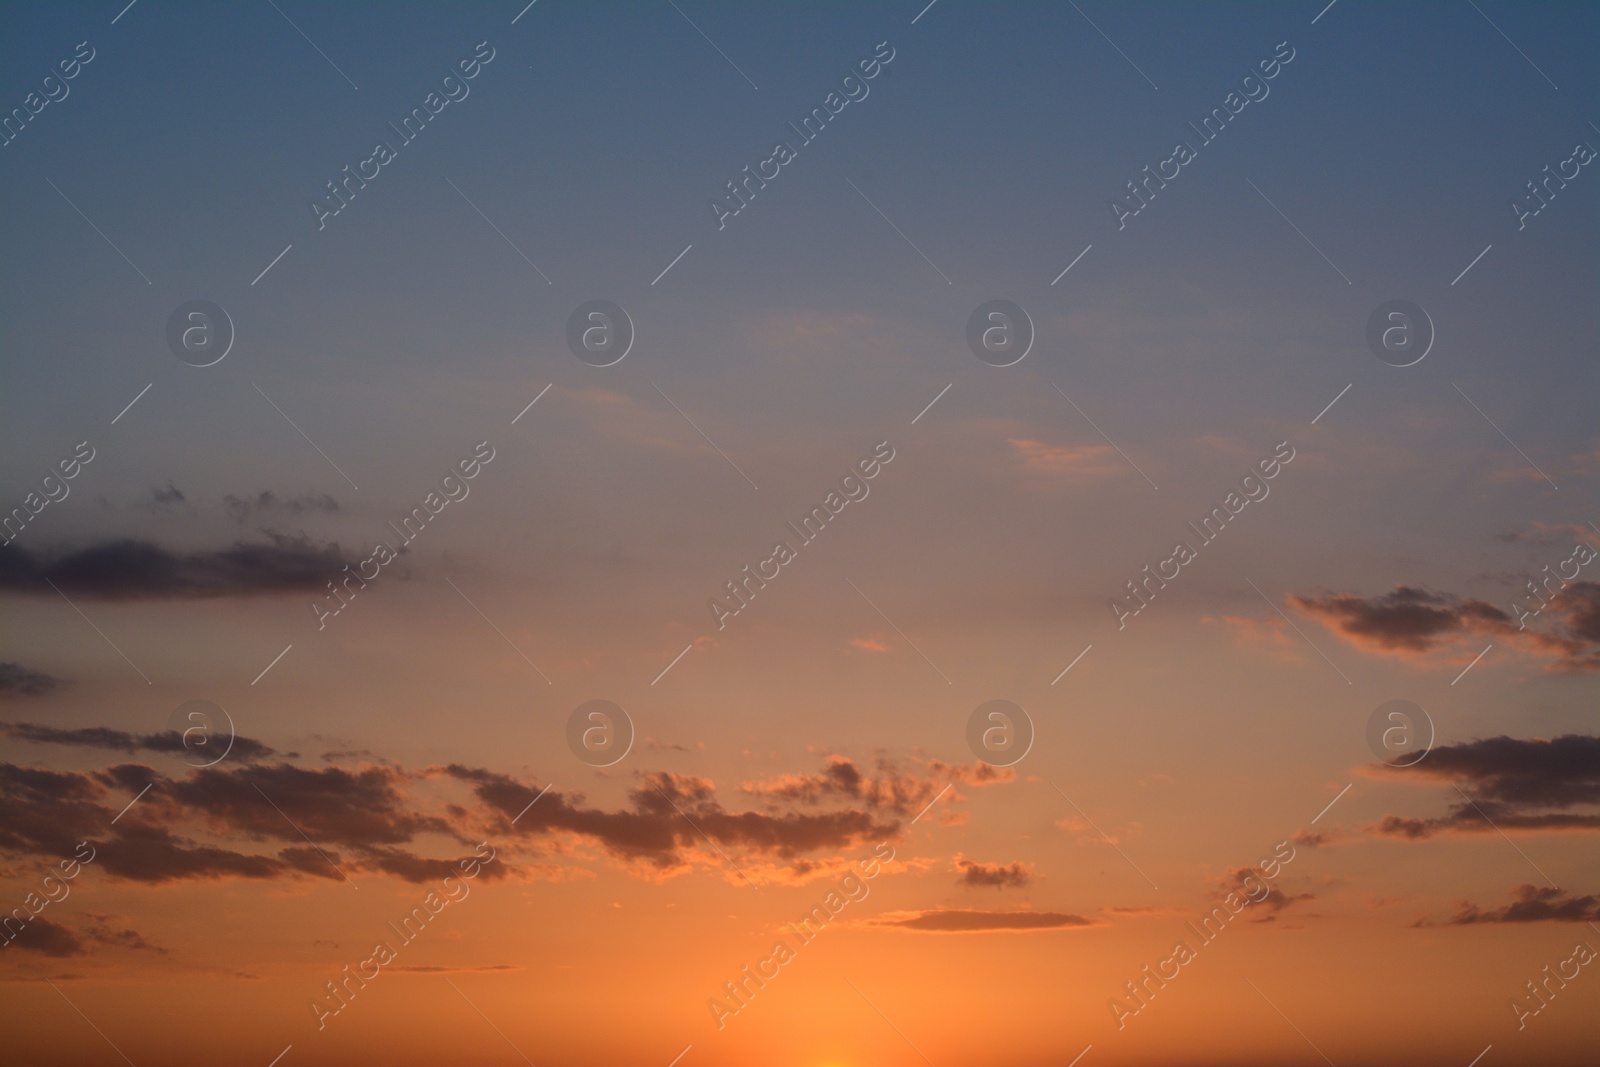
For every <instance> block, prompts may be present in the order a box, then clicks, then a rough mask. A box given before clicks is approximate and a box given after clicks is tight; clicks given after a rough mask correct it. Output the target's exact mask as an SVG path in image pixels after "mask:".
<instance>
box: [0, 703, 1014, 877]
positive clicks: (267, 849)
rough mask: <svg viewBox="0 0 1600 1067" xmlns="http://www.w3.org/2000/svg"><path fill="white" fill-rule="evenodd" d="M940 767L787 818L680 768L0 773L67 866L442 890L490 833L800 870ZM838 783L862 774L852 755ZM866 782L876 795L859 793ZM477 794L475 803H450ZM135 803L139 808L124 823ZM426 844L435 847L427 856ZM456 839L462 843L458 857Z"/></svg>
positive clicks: (10, 802) (886, 825)
mask: <svg viewBox="0 0 1600 1067" xmlns="http://www.w3.org/2000/svg"><path fill="white" fill-rule="evenodd" d="M11 732H13V733H14V734H16V733H20V734H21V735H22V736H25V737H29V738H35V739H43V740H47V741H58V740H60V741H64V742H65V743H74V744H80V745H88V746H91V747H99V748H108V749H113V750H120V751H126V750H127V749H128V748H129V747H130V746H132V747H145V748H148V747H152V744H151V742H150V740H149V738H147V737H145V738H142V737H139V736H137V735H131V734H125V733H122V732H120V731H115V730H107V729H103V728H90V729H88V730H79V731H61V732H59V733H61V734H64V735H66V736H65V737H61V736H57V733H56V732H52V731H51V728H48V727H34V726H27V725H25V726H24V727H13V728H11ZM151 736H153V737H157V738H160V737H161V736H162V735H151ZM927 766H928V768H929V769H930V772H931V773H930V774H929V775H928V776H926V777H918V776H916V775H913V774H911V773H909V772H905V771H901V770H899V769H896V768H894V767H893V766H892V765H889V764H884V765H883V766H882V767H881V768H880V778H881V779H883V780H885V781H888V780H893V781H895V782H897V783H898V787H897V788H895V789H886V788H873V789H870V790H868V789H865V787H864V786H863V785H862V783H861V782H860V781H856V784H855V785H854V786H850V787H848V788H847V789H846V790H845V792H843V793H841V794H839V795H838V796H835V797H833V798H832V799H831V800H830V801H828V802H827V803H826V804H823V803H820V802H819V803H815V804H814V803H812V802H809V801H806V800H795V801H791V802H790V807H789V808H788V809H785V810H770V811H731V810H728V809H727V808H725V807H724V806H723V804H722V802H721V800H720V798H719V796H718V792H717V788H716V785H715V783H713V782H712V781H711V780H709V779H706V778H698V777H694V776H689V775H679V774H672V773H666V772H662V773H654V774H641V775H639V776H638V777H637V784H636V786H635V787H634V788H633V789H632V790H630V791H629V793H628V796H627V802H626V803H625V804H624V805H623V806H622V807H620V808H617V809H615V810H607V809H604V808H599V807H594V806H591V805H589V804H587V803H586V802H585V801H584V798H583V797H582V796H581V795H578V794H571V793H562V792H560V791H557V790H549V791H547V792H545V793H544V794H543V795H542V796H541V795H540V794H539V793H538V792H536V791H535V790H534V789H533V788H531V787H530V786H528V785H525V784H523V783H522V782H519V781H517V780H515V779H513V778H511V777H509V776H507V775H503V774H499V773H497V772H494V771H490V770H486V769H483V768H476V767H464V766H450V767H447V768H445V767H436V768H427V769H422V770H414V769H413V770H408V769H406V768H404V767H399V766H396V765H392V764H382V765H375V764H371V763H368V764H364V765H362V766H360V767H358V768H355V769H348V768H344V767H339V766H322V767H317V768H306V767H300V766H296V765H294V764H290V763H287V762H282V761H279V762H271V763H268V762H257V763H240V764H233V763H229V764H224V765H218V766H215V767H207V768H202V769H197V770H192V771H189V772H188V773H186V774H182V775H181V776H179V777H174V778H168V777H164V776H162V775H160V774H158V773H157V772H156V771H155V770H152V769H151V768H149V767H146V766H143V765H141V764H138V763H124V764H117V765H114V766H110V767H105V768H102V769H100V770H96V771H87V772H84V771H75V772H56V771H50V770H44V769H40V768H30V767H19V766H15V765H12V764H0V810H3V811H5V812H6V816H7V817H6V819H5V820H4V821H3V822H0V852H5V853H9V854H16V855H30V856H36V857H41V858H58V857H60V856H64V855H68V854H70V853H71V852H72V849H73V847H74V845H75V844H76V843H77V842H80V841H89V842H92V843H93V847H94V848H95V849H96V850H97V856H96V858H95V860H94V863H95V865H96V868H97V869H99V870H102V871H104V872H105V873H106V874H108V875H110V876H111V877H114V878H126V879H129V880H132V881H138V882H145V883H152V884H154V883H162V882H171V881H180V880H206V879H219V878H248V879H279V878H302V877H312V878H326V879H337V878H341V877H342V875H341V873H340V871H341V870H343V871H346V872H358V873H375V874H379V875H387V876H391V877H395V878H400V879H404V880H406V881H409V882H415V883H423V882H433V881H438V880H441V879H443V878H444V877H446V876H448V875H450V874H454V873H456V867H457V863H458V860H457V859H455V858H454V857H453V856H452V855H451V854H450V853H453V852H454V851H455V850H456V849H457V848H463V849H465V848H468V847H471V846H473V845H475V844H476V843H478V842H482V841H484V840H485V839H488V840H492V841H494V842H496V843H497V844H506V843H516V842H518V841H520V842H522V843H523V844H524V845H525V846H528V847H532V848H534V849H536V850H537V849H538V848H540V847H544V846H545V845H546V844H548V845H549V847H551V848H555V849H561V848H564V847H566V844H567V842H568V840H569V839H571V838H581V839H587V840H589V841H592V842H594V843H595V844H598V845H599V846H600V847H601V848H603V849H605V850H606V851H608V852H609V853H611V854H612V855H613V856H615V857H617V858H619V859H622V860H626V861H641V862H643V863H644V864H645V865H646V866H647V867H649V868H652V869H654V870H657V871H670V870H678V869H682V868H684V867H686V866H687V865H689V864H690V863H693V862H697V861H705V860H707V858H708V852H707V850H708V849H709V850H710V851H712V852H715V853H717V855H716V856H714V857H710V858H709V862H711V863H713V864H715V865H717V866H724V865H725V864H726V863H727V859H726V857H728V856H732V857H739V856H741V855H754V856H757V857H761V858H766V859H768V860H776V861H778V862H780V863H783V864H787V865H792V866H795V867H801V866H804V865H806V864H809V863H811V862H813V860H812V859H808V858H806V857H807V856H808V855H812V856H814V855H815V854H818V853H824V854H826V853H837V852H839V851H841V850H844V849H848V848H855V847H860V846H861V845H863V844H865V843H867V842H870V841H883V840H886V839H892V838H894V837H895V836H897V835H898V834H899V832H900V830H901V828H902V826H903V825H905V823H906V821H907V820H906V819H905V818H902V817H901V816H900V815H899V814H898V812H899V809H900V808H901V807H902V806H904V805H905V804H906V802H907V801H908V799H910V798H915V797H919V796H922V795H929V796H936V795H938V794H939V792H940V791H941V788H942V786H941V784H940V782H939V778H941V777H944V778H961V777H963V776H966V775H968V773H969V769H968V768H962V767H949V766H948V765H944V764H932V763H929V764H927ZM827 774H828V775H829V777H830V778H832V779H834V780H838V781H854V779H851V776H850V774H849V773H848V769H847V768H845V767H844V766H842V765H840V764H839V763H837V761H835V762H834V763H832V764H831V765H830V767H829V769H828V770H827ZM152 783H153V787H152V788H151V789H149V791H148V792H144V793H142V795H141V791H143V790H144V789H145V786H147V785H152ZM429 783H434V784H432V785H430V784H429ZM946 784H948V783H946ZM858 786H859V787H860V788H861V789H862V790H863V791H864V795H866V796H867V797H869V798H870V799H869V800H868V801H866V802H863V801H861V800H854V801H852V800H851V799H849V798H851V797H854V796H856V789H857V787H858ZM463 790H465V791H467V792H468V793H469V794H470V796H471V797H472V800H469V801H467V802H466V803H461V802H458V799H457V798H456V797H452V796H450V795H449V794H450V793H451V792H455V793H457V794H459V793H461V792H462V791H463ZM441 793H443V794H444V795H440V794H441ZM134 797H139V801H138V803H137V804H136V805H134V806H133V807H131V808H128V810H127V811H126V812H124V813H122V814H121V815H120V816H119V814H118V813H119V812H122V810H123V808H125V807H127V806H128V803H129V801H130V800H132V799H133V798H134ZM536 797H538V798H539V800H538V803H537V804H533V805H532V806H531V807H530V806H529V805H530V803H531V802H532V801H534V799H535V798H536ZM769 799H770V798H769ZM113 819H117V822H116V823H115V824H113V822H112V820H113ZM302 835H303V836H302ZM424 842H427V843H430V844H431V846H432V847H430V848H423V847H421V845H422V843H424ZM708 842H709V844H708ZM441 843H442V844H443V848H444V849H446V850H449V851H448V852H447V853H446V854H445V855H443V856H441V855H438V852H439V851H440V850H441V849H440V845H441ZM252 846H254V847H252ZM430 852H432V853H433V855H430V854H429V853H430ZM735 862H737V860H736V859H735ZM996 870H999V871H1001V872H1003V873H1002V874H1000V875H998V877H1000V878H1001V879H1002V880H1003V881H1002V883H1000V884H1014V885H1020V884H1022V881H1021V880H1019V879H1025V872H1023V871H1022V869H1021V867H1020V865H1013V866H1012V867H1011V868H996ZM511 873H514V868H512V867H511V865H510V864H509V862H502V863H496V864H490V865H486V866H485V867H484V868H483V875H484V876H486V877H489V878H498V877H505V876H506V875H508V874H511Z"/></svg>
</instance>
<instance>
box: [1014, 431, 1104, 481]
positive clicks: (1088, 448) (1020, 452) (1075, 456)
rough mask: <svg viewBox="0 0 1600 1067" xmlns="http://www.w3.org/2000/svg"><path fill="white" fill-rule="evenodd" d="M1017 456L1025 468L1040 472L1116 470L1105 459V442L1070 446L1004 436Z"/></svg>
mask: <svg viewBox="0 0 1600 1067" xmlns="http://www.w3.org/2000/svg"><path fill="white" fill-rule="evenodd" d="M1007 440H1008V441H1009V442H1010V443H1011V447H1012V448H1013V449H1015V450H1016V454H1017V457H1018V458H1019V459H1020V460H1022V465H1023V466H1024V467H1026V468H1027V469H1028V470H1031V471H1035V472H1037V473H1040V474H1077V475H1084V476H1089V477H1101V476H1103V475H1107V474H1111V473H1112V472H1114V471H1115V470H1116V466H1115V464H1113V463H1111V462H1109V461H1108V457H1109V456H1110V454H1111V448H1110V446H1109V445H1081V446H1079V447H1077V448H1071V447H1067V446H1064V445H1047V444H1045V443H1044V442H1043V441H1035V440H1031V439H1027V438H1016V437H1011V438H1007Z"/></svg>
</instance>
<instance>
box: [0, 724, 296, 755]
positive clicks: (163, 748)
mask: <svg viewBox="0 0 1600 1067" xmlns="http://www.w3.org/2000/svg"><path fill="white" fill-rule="evenodd" d="M0 734H4V735H5V736H6V737H9V738H11V739H12V740H14V741H26V742H29V743H31V744H35V745H73V746H77V747H80V748H103V749H108V750H110V751H113V752H127V753H134V752H141V751H142V752H164V753H181V752H183V751H184V745H183V735H182V734H181V733H179V732H178V731H177V730H165V731H162V732H160V733H153V734H133V733H127V732H126V731H123V730H113V729H111V728H110V727H107V726H86V727H82V728H80V729H75V730H63V729H60V728H58V727H55V726H37V725H35V724H33V723H29V722H14V723H12V722H8V723H0ZM222 743H223V742H222V740H221V739H220V738H219V739H216V744H217V745H218V746H219V747H220V746H221V745H222ZM275 755H277V751H276V750H275V749H273V748H272V747H271V746H269V745H264V744H262V743H261V742H260V741H254V740H251V739H250V738H248V737H235V738H234V739H233V747H232V748H231V749H229V750H228V757H229V758H230V759H237V760H241V761H245V762H248V761H250V760H259V759H266V758H267V757H269V756H275ZM287 755H288V756H291V757H292V756H294V755H295V753H293V752H290V753H287Z"/></svg>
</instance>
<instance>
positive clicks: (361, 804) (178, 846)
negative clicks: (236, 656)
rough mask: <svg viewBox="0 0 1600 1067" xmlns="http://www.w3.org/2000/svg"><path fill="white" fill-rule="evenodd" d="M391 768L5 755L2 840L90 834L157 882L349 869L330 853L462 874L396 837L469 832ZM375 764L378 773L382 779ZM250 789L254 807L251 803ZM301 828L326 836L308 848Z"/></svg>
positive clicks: (39, 846) (109, 854)
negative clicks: (410, 800) (244, 845)
mask: <svg viewBox="0 0 1600 1067" xmlns="http://www.w3.org/2000/svg"><path fill="white" fill-rule="evenodd" d="M393 773H394V772H391V771H388V770H386V769H364V770H363V771H360V772H350V771H346V770H343V769H341V768H327V769H324V770H322V771H305V770H302V769H300V768H297V767H291V766H288V765H286V764H285V765H279V766H276V767H263V766H257V765H245V766H240V767H237V768H235V769H231V770H224V769H219V768H208V769H206V770H203V771H197V772H194V773H192V774H191V775H189V776H188V777H187V778H185V779H181V780H177V781H173V780H168V779H164V778H162V777H161V776H160V775H158V774H157V773H156V772H155V771H154V770H152V769H151V768H149V767H145V766H142V765H140V764H120V765H117V766H114V767H109V768H106V769H104V770H100V771H95V772H81V771H73V772H57V771H51V770H45V769H41V768H33V767H18V766H15V765H13V764H0V808H3V809H4V810H5V812H6V814H7V818H6V820H5V822H4V823H0V851H3V852H5V853H8V854H11V855H19V856H31V857H35V858H41V859H50V860H54V859H57V858H59V857H61V856H65V855H70V854H73V853H74V851H75V848H76V846H77V844H78V843H79V842H89V843H90V844H91V847H93V848H94V850H95V852H94V857H93V863H94V865H95V867H96V868H97V869H99V870H102V871H104V872H105V873H106V874H108V875H110V876H112V877H115V878H124V879H128V880H130V881H136V882H145V883H150V884H159V883H165V882H174V881H194V880H215V879H220V878H250V879H276V878H288V877H302V876H309V877H315V878H329V879H339V878H341V877H342V876H341V875H340V874H339V872H338V871H336V870H335V869H333V867H331V866H330V861H331V862H332V863H335V864H339V865H340V866H341V867H345V868H346V869H347V870H348V869H354V870H357V871H374V872H381V873H387V874H392V875H394V876H396V877H399V878H403V879H405V880H407V881H412V882H423V881H431V880H434V879H436V878H438V877H442V874H441V872H443V873H452V872H451V871H450V870H446V869H445V867H444V866H442V865H443V864H445V863H446V862H447V861H444V860H429V859H426V858H425V857H420V856H413V855H412V854H411V853H409V852H407V851H405V850H402V849H399V848H397V847H395V846H396V845H397V844H400V843H409V842H410V841H411V840H412V839H413V838H414V837H415V836H418V835H420V834H423V833H429V834H432V833H439V832H443V833H446V834H448V836H450V837H451V838H453V839H456V840H460V839H461V837H460V835H459V834H458V833H456V832H455V831H454V830H453V828H452V827H451V826H450V824H449V823H448V822H446V821H445V820H444V819H443V818H440V817H438V816H430V815H424V814H420V813H416V812H411V811H407V810H404V806H403V805H404V800H405V798H404V797H403V796H402V795H401V793H400V791H399V790H398V789H395V788H390V783H389V782H388V781H386V780H383V779H382V777H381V776H383V775H388V774H393ZM373 775H377V776H380V777H379V779H378V780H374V778H373ZM263 783H264V784H265V789H264V791H265V792H266V793H267V795H268V796H273V792H272V791H273V790H276V791H277V795H276V796H274V799H273V800H272V801H269V800H268V799H267V798H266V797H264V796H262V794H261V792H257V787H260V786H262V785H263ZM146 784H152V788H151V789H150V790H149V792H148V793H146V794H145V795H143V796H142V798H141V799H140V800H139V803H138V804H137V805H136V806H134V807H131V808H129V809H128V810H127V811H126V812H125V813H123V812H122V809H123V808H124V807H126V806H127V804H128V801H129V800H131V799H133V798H134V797H136V796H138V795H139V794H140V793H141V792H142V791H143V790H144V786H145V785H146ZM252 796H253V797H254V799H255V804H254V807H253V808H252V807H250V806H249V805H248V803H247V802H248V799H249V797H252ZM274 803H277V804H278V805H279V807H274V806H273V805H274ZM119 813H121V814H119ZM286 816H287V817H286ZM290 818H293V819H294V822H295V823H297V824H298V827H297V826H296V825H294V824H291V822H290V821H289V819H290ZM113 819H116V822H115V823H113V821H112V820H113ZM301 829H304V830H305V831H306V834H307V836H309V837H311V838H312V840H320V841H323V842H325V843H326V845H325V847H323V848H322V849H321V851H319V850H318V849H317V848H314V847H308V846H307V845H306V840H305V838H304V837H302V836H301V834H300V830H301ZM201 835H211V836H215V837H219V838H222V839H224V840H225V841H226V842H227V844H228V846H230V847H223V846H221V845H213V844H206V843H203V842H201V841H199V840H197V837H199V836H201ZM241 839H242V841H244V842H268V843H269V848H270V847H271V846H270V843H272V842H288V845H287V846H286V847H281V848H278V849H277V850H276V851H266V852H260V851H249V852H246V851H241V850H239V849H238V848H235V847H231V846H233V845H234V844H235V843H238V842H240V841H241ZM336 843H343V844H346V845H348V846H349V847H350V848H351V850H352V852H353V856H351V857H350V858H348V859H346V858H345V857H343V856H341V854H340V853H339V852H338V851H337V850H336V849H335V844H336ZM324 854H326V858H325V857H324ZM483 873H484V875H485V876H487V877H491V878H492V877H502V876H503V874H504V868H503V866H502V865H491V866H489V867H486V868H485V869H484V872H483Z"/></svg>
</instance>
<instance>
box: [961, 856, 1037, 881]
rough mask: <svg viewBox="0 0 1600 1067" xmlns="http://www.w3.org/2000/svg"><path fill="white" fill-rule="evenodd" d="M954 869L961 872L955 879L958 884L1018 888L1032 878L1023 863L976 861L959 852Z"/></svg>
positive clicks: (1031, 874)
mask: <svg viewBox="0 0 1600 1067" xmlns="http://www.w3.org/2000/svg"><path fill="white" fill-rule="evenodd" d="M956 870H958V871H960V872H961V877H960V878H958V879H956V884H958V885H967V886H982V887H990V888H994V889H1008V888H1009V889H1020V888H1022V887H1023V886H1025V885H1027V884H1028V883H1029V882H1031V881H1032V880H1033V873H1032V872H1031V871H1030V870H1029V869H1028V866H1027V865H1026V864H1024V863H1008V864H999V863H978V862H976V861H974V860H969V859H967V858H966V857H964V856H961V855H959V854H958V855H957V856H956Z"/></svg>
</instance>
